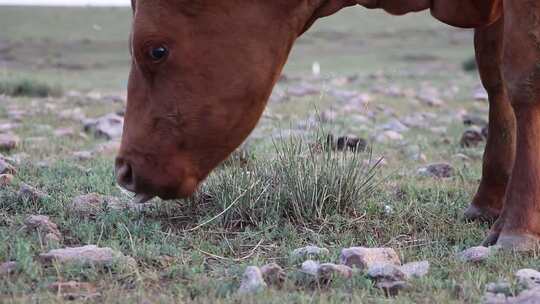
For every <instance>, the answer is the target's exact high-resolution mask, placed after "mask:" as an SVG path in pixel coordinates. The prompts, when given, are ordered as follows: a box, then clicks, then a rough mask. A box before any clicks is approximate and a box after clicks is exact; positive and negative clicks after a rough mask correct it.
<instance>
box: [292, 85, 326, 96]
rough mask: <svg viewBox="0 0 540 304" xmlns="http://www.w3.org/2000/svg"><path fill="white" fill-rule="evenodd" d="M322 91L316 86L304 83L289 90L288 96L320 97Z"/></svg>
mask: <svg viewBox="0 0 540 304" xmlns="http://www.w3.org/2000/svg"><path fill="white" fill-rule="evenodd" d="M320 92H321V90H320V89H319V88H317V87H315V86H312V85H309V84H306V83H303V84H299V85H297V86H294V87H289V88H288V89H287V95H289V96H293V97H304V96H310V95H318V94H320Z"/></svg>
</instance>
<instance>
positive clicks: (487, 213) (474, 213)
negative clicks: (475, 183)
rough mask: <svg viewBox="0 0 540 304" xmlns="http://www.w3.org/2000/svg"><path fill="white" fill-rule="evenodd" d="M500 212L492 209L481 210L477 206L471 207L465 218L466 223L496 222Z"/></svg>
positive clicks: (466, 211) (464, 215)
mask: <svg viewBox="0 0 540 304" xmlns="http://www.w3.org/2000/svg"><path fill="white" fill-rule="evenodd" d="M499 213H500V212H499V210H495V209H492V208H480V207H477V206H475V205H472V204H471V205H470V206H469V207H468V208H467V210H465V213H464V214H463V217H464V219H465V220H466V221H482V222H494V221H495V220H497V218H498V217H499Z"/></svg>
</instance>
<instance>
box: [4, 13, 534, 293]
mask: <svg viewBox="0 0 540 304" xmlns="http://www.w3.org/2000/svg"><path fill="white" fill-rule="evenodd" d="M130 15H131V12H130V10H129V9H97V8H96V9H95V8H91V9H89V8H85V9H82V8H79V9H59V8H54V9H47V8H5V7H2V9H0V28H1V29H2V37H1V39H0V79H1V80H0V87H6V88H7V89H4V92H3V93H0V95H2V94H5V95H18V94H13V93H9V91H11V92H16V91H22V92H25V93H24V94H22V95H24V96H1V97H0V124H2V123H6V122H12V121H11V119H10V113H11V112H12V111H16V110H19V111H23V112H24V118H23V119H22V121H20V122H18V125H17V126H16V127H15V128H14V129H13V130H12V132H14V133H16V134H17V135H19V136H20V137H21V138H22V139H23V142H22V145H21V146H20V147H19V148H18V149H16V150H15V151H12V152H11V153H9V155H7V156H12V157H13V156H19V157H20V156H24V154H26V155H27V156H26V158H24V160H23V161H22V162H21V163H20V164H17V165H16V167H17V170H18V172H17V174H16V181H15V184H14V185H12V186H8V187H6V188H1V189H0V262H3V261H7V260H13V261H17V263H18V269H17V272H16V273H15V274H13V275H11V276H9V277H2V278H0V302H1V303H4V302H5V303H28V302H39V303H57V302H65V301H64V300H63V298H62V297H61V296H58V295H56V294H55V293H52V292H51V291H50V290H49V289H48V288H47V286H48V284H50V283H51V282H55V281H68V280H76V281H81V282H89V283H92V284H94V285H96V287H97V290H98V291H99V292H100V293H101V298H99V299H97V300H94V302H96V303H102V302H106V303H144V302H145V301H146V302H151V303H255V302H259V303H343V302H352V303H389V302H392V303H393V302H395V303H477V302H479V301H480V298H481V296H482V294H483V291H484V287H485V285H486V284H487V283H489V282H493V281H497V280H499V279H507V280H509V281H510V282H511V283H512V284H513V288H514V290H515V292H518V291H519V288H518V287H517V284H515V283H516V282H515V281H514V279H513V276H512V273H513V272H515V271H516V270H517V269H519V268H521V267H531V268H535V267H540V262H539V259H538V255H537V254H536V253H533V254H531V255H526V256H524V255H514V254H511V253H502V254H500V255H497V256H494V257H493V258H491V259H489V260H488V261H487V262H486V263H484V264H479V265H469V264H464V263H461V262H458V261H457V260H456V259H455V254H456V253H457V252H459V251H460V250H462V249H464V248H468V247H471V246H474V245H477V244H479V243H480V242H481V240H482V238H483V237H484V236H485V233H486V231H487V229H488V228H489V227H488V225H486V224H480V223H467V222H464V221H463V220H462V212H463V210H464V209H465V208H466V206H467V205H468V204H469V203H470V199H471V197H472V195H473V194H474V191H475V190H476V186H477V183H478V179H479V176H480V169H481V156H482V147H478V148H471V149H463V148H462V147H460V145H459V138H460V136H461V133H462V132H463V131H464V130H465V128H466V127H465V126H463V125H462V123H461V121H460V119H459V118H458V116H457V112H458V111H459V110H460V109H464V110H467V111H468V112H469V113H476V114H478V115H482V116H485V115H486V113H487V105H486V104H485V103H478V102H473V101H471V91H472V88H474V87H475V85H476V84H477V83H478V82H479V80H478V76H477V75H476V74H475V73H466V72H464V71H463V70H462V63H463V62H465V60H467V59H469V58H470V57H471V56H472V54H473V51H472V35H471V32H470V31H464V30H457V29H451V28H449V27H447V26H445V25H442V24H440V23H437V22H435V21H434V20H433V19H432V18H431V17H430V16H429V15H427V14H415V15H410V16H405V17H400V18H397V17H390V16H387V15H385V14H383V13H381V12H373V11H367V10H363V9H359V8H356V9H347V10H345V11H343V12H342V13H340V14H338V15H336V16H333V17H330V18H327V19H325V20H322V21H321V22H319V23H317V24H316V25H315V26H314V28H313V29H312V30H311V31H310V32H309V33H307V34H306V35H305V36H304V37H302V38H301V39H300V40H299V42H298V43H297V44H296V46H295V48H294V51H293V53H292V54H291V59H290V61H289V63H288V64H287V67H286V70H285V73H286V74H287V75H289V76H291V77H295V76H300V77H303V78H304V79H306V78H308V76H309V73H310V71H311V64H312V63H313V62H314V61H318V62H320V63H321V66H322V72H323V77H322V79H320V80H318V81H314V82H316V83H317V85H321V86H325V87H331V86H333V84H332V80H333V79H334V78H336V77H340V76H346V75H351V74H357V75H358V76H359V80H358V81H356V82H354V83H349V84H345V85H343V86H342V87H339V89H342V90H359V91H362V92H369V93H370V94H371V95H372V96H373V98H374V101H373V102H372V103H371V104H370V105H369V106H368V107H367V109H359V110H356V111H352V110H347V109H343V103H342V102H340V101H339V100H337V98H334V97H332V96H331V94H326V93H325V94H321V96H314V97H304V98H293V99H292V100H290V101H286V102H283V103H271V104H270V105H269V106H268V110H267V113H266V115H265V118H263V119H262V120H261V122H260V124H259V126H258V127H257V129H256V130H255V132H254V134H253V136H252V137H251V138H250V140H249V141H248V143H247V144H246V145H245V146H244V147H243V148H242V150H239V151H238V152H236V153H235V154H234V155H233V157H231V159H229V160H228V161H227V162H226V163H225V164H223V165H222V166H221V167H220V168H218V169H217V170H216V171H215V172H213V173H212V174H211V176H210V177H209V178H208V180H207V181H206V183H205V184H204V185H203V186H202V188H201V189H200V191H199V193H198V194H197V195H196V196H195V197H194V198H192V199H189V200H183V201H168V202H164V201H159V202H158V204H156V206H155V207H153V208H150V209H148V210H145V211H144V212H135V211H125V212H119V211H110V212H103V213H100V214H99V215H98V216H96V217H95V218H79V217H77V216H74V215H73V214H72V213H70V212H69V207H68V205H69V203H70V202H71V200H72V199H73V198H74V197H75V196H77V195H81V194H87V193H93V192H96V193H100V194H103V195H112V196H115V197H118V198H119V199H120V200H122V201H128V200H130V197H128V196H126V195H125V194H124V193H122V192H121V191H120V190H119V189H118V188H117V187H116V185H115V181H114V176H113V168H112V166H113V155H111V154H105V155H98V156H96V157H95V158H93V159H91V160H87V161H77V160H75V159H74V158H73V157H72V153H73V152H74V151H80V150H92V149H94V148H95V147H96V146H97V145H99V144H102V143H103V142H102V141H100V140H96V139H94V138H92V137H88V138H85V137H79V136H75V137H65V138H58V137H54V136H53V131H54V130H55V129H57V128H66V127H68V128H73V129H74V130H77V131H79V130H82V122H80V121H78V120H77V119H70V118H65V117H64V118H62V117H61V116H60V113H61V112H62V111H64V110H73V109H79V110H80V111H81V112H83V113H84V114H85V115H86V116H88V117H95V116H99V115H102V114H105V113H109V112H114V111H117V110H120V109H121V108H122V106H123V105H121V104H111V103H107V102H102V101H100V100H94V99H91V98H87V97H85V96H84V94H83V96H82V97H76V96H71V97H67V96H62V97H55V96H54V95H55V94H52V92H53V91H54V90H55V89H56V88H61V89H62V91H64V92H69V91H71V90H79V91H82V92H83V93H86V92H88V91H98V92H102V93H112V94H122V93H123V91H124V90H125V84H126V79H127V71H128V68H129V66H128V64H129V56H128V52H127V37H128V33H129V24H130ZM94 25H98V26H94ZM100 29H101V30H100ZM4 46H5V48H3V47H4ZM374 73H378V74H383V75H385V76H384V77H383V78H382V79H378V78H377V77H373V74H374ZM20 80H24V81H20ZM426 83H428V84H429V85H432V86H435V87H438V88H439V89H440V90H441V91H445V90H448V89H449V88H451V87H452V86H455V87H457V88H458V89H459V91H458V92H457V93H455V94H453V95H452V96H451V97H445V101H446V102H447V105H446V106H444V107H442V108H430V107H427V106H425V105H423V104H419V103H414V102H411V101H410V100H409V99H408V98H404V97H389V96H385V95H383V94H378V93H372V92H371V89H372V87H373V86H374V85H377V86H380V87H389V86H392V85H397V86H399V87H401V88H403V89H407V88H409V89H414V90H418V89H419V88H420V87H422V86H423V85H425V84H426ZM296 84H297V83H294V82H293V83H280V84H279V86H280V87H281V88H283V89H285V88H286V87H287V86H294V85H296ZM18 87H22V88H24V89H17V88H18ZM0 91H1V89H0ZM6 91H7V94H6ZM35 92H47V93H46V94H45V93H43V94H41V93H40V94H37V93H35ZM35 95H43V96H44V95H47V96H49V95H53V96H52V97H48V98H35V97H33V96H35ZM329 109H333V110H335V111H337V112H338V114H339V115H338V117H337V118H336V119H335V121H332V122H325V123H322V124H318V125H317V127H315V128H303V127H301V126H299V123H300V122H302V121H305V120H306V119H308V118H310V117H311V118H315V119H316V118H317V117H318V116H320V114H321V113H322V112H324V111H327V110H329ZM386 110H392V111H393V112H391V111H386ZM369 112H373V113H374V118H369V116H370V113H369ZM424 112H428V113H431V114H433V115H435V117H436V118H435V119H433V120H432V121H429V124H430V127H445V128H447V129H448V132H447V133H446V134H445V135H438V134H436V133H433V132H431V131H429V130H428V129H425V128H424V129H414V128H413V129H411V130H410V131H408V132H404V136H405V140H404V143H403V144H401V143H400V144H397V143H388V144H377V143H373V142H372V141H371V140H370V143H371V146H370V149H369V150H368V152H363V153H358V154H353V153H342V152H335V151H328V150H327V149H325V146H324V140H322V139H324V138H326V135H327V134H328V133H332V134H334V135H335V136H341V135H346V134H355V135H357V136H360V137H363V138H366V139H370V138H371V136H373V135H376V134H374V129H375V128H376V127H377V126H378V125H381V124H384V123H386V122H387V121H389V120H390V119H392V118H395V117H398V118H402V117H405V116H408V115H412V114H416V113H424ZM359 115H362V116H366V117H368V120H367V122H364V123H359V122H358V121H359V120H358V116H359ZM289 133H291V134H293V135H292V136H289V135H288V134H289ZM32 138H33V140H32ZM36 138H38V139H39V138H45V141H43V140H42V141H39V140H36ZM411 145H415V146H417V148H418V149H419V150H421V151H422V152H423V153H424V154H425V155H426V157H427V159H428V162H439V161H448V162H451V163H452V165H453V166H454V167H455V168H456V171H457V174H456V176H454V177H452V178H449V179H445V180H433V179H430V178H424V177H420V176H418V175H417V174H416V170H417V169H418V167H419V166H422V165H424V164H423V163H422V162H420V161H414V160H411V159H410V158H409V157H407V155H406V153H405V152H404V150H406V148H407V147H409V146H411ZM456 154H464V155H466V156H468V157H469V158H470V159H469V160H462V159H460V158H456V157H455V156H456ZM381 157H383V158H384V162H381V163H380V164H378V165H376V164H377V162H378V160H379V159H380V158H381ZM21 182H24V183H27V184H30V185H33V186H35V187H37V188H39V189H41V190H43V191H45V192H46V193H48V194H49V197H48V198H47V199H45V200H44V201H42V202H33V201H28V200H24V199H20V198H19V197H18V196H17V190H18V186H17V185H18V184H19V183H21ZM388 210H391V211H390V212H389V211H388ZM30 214H44V215H48V216H50V217H51V219H52V220H53V221H54V222H55V223H57V224H58V226H59V229H60V231H61V232H62V234H63V236H64V239H63V241H62V243H61V244H56V245H54V244H52V245H47V244H44V242H43V240H42V239H41V238H40V236H39V235H38V234H37V233H36V232H28V231H26V230H24V229H22V227H23V221H24V219H25V218H26V216H28V215H30ZM86 244H97V245H99V246H108V247H112V248H114V249H116V250H119V251H121V252H122V253H124V254H125V255H128V256H131V257H133V258H134V259H135V260H136V262H137V265H136V266H135V267H134V268H129V267H122V266H121V265H113V267H110V268H107V269H101V268H87V267H80V266H59V265H56V266H55V267H44V266H42V265H41V264H40V263H39V262H37V256H38V255H39V254H40V253H42V252H44V251H46V250H48V249H50V248H53V247H57V246H59V247H65V246H81V245H86ZM307 244H315V245H319V246H324V247H327V248H329V249H330V254H329V255H328V256H326V257H323V259H322V261H325V262H337V261H338V256H339V253H340V250H341V249H342V248H344V247H350V246H391V247H393V248H395V249H396V250H397V251H398V253H399V255H400V257H401V259H402V261H403V262H410V261H418V260H429V261H430V263H431V265H432V268H431V270H430V273H429V275H427V276H426V277H424V278H422V279H417V280H413V281H412V282H411V288H410V289H409V290H407V291H405V292H403V293H401V294H400V295H399V296H398V297H397V298H395V299H386V298H385V297H384V294H383V292H382V291H380V290H378V289H376V288H374V286H373V283H372V282H370V281H369V280H368V279H367V278H366V277H365V276H363V275H358V276H355V278H354V279H352V280H349V281H340V280H337V281H334V282H332V283H331V284H330V285H329V286H314V285H313V284H308V283H306V282H304V281H302V280H301V278H299V275H298V271H297V270H298V268H299V266H300V264H301V263H302V260H298V259H295V258H292V257H291V256H290V253H291V252H292V250H294V249H295V248H298V247H301V246H304V245H307ZM270 262H276V263H278V264H279V265H281V266H282V267H283V268H284V269H285V270H286V272H287V281H286V284H285V286H284V288H283V289H282V290H278V289H268V290H266V291H264V292H263V293H261V294H257V295H253V296H240V295H238V294H237V293H236V290H237V288H238V286H239V280H240V278H241V274H242V272H243V270H244V269H245V267H246V266H248V265H263V264H266V263H270Z"/></svg>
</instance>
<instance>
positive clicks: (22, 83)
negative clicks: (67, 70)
mask: <svg viewBox="0 0 540 304" xmlns="http://www.w3.org/2000/svg"><path fill="white" fill-rule="evenodd" d="M61 94H62V89H61V88H60V87H59V86H51V85H49V84H47V83H44V82H40V81H37V80H33V79H4V80H0V95H8V96H13V97H49V96H60V95H61Z"/></svg>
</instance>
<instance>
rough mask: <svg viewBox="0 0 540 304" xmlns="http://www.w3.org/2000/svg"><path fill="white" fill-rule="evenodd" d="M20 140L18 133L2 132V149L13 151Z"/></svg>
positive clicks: (0, 140) (0, 136)
mask: <svg viewBox="0 0 540 304" xmlns="http://www.w3.org/2000/svg"><path fill="white" fill-rule="evenodd" d="M20 141H21V140H20V139H19V137H18V136H16V135H12V134H0V151H11V150H13V149H15V148H17V146H19V142H20Z"/></svg>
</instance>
